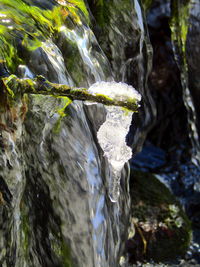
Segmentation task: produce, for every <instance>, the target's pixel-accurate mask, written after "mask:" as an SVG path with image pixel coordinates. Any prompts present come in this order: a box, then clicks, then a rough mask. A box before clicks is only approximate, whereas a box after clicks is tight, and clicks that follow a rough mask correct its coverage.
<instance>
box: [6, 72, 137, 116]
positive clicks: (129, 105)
mask: <svg viewBox="0 0 200 267" xmlns="http://www.w3.org/2000/svg"><path fill="white" fill-rule="evenodd" d="M2 82H3V87H4V90H5V91H6V92H7V93H8V94H9V95H11V96H12V97H15V96H17V95H19V94H42V95H51V96H66V97H68V98H69V99H71V100H83V101H85V100H87V101H92V102H98V103H102V104H104V105H109V106H111V105H112V106H119V107H123V108H126V109H129V110H131V111H134V112H136V111H137V109H138V104H137V100H136V99H132V98H127V100H126V101H124V100H123V101H121V100H118V99H117V100H116V99H112V98H110V97H108V96H106V95H101V94H91V93H90V92H89V91H88V89H86V88H74V87H70V86H68V85H64V84H56V83H51V82H49V81H47V80H46V79H45V78H44V77H43V76H36V78H35V79H27V78H24V79H19V78H18V77H17V76H15V75H10V76H8V77H3V78H2Z"/></svg>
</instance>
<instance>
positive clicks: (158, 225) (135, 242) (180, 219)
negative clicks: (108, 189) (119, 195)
mask: <svg viewBox="0 0 200 267" xmlns="http://www.w3.org/2000/svg"><path fill="white" fill-rule="evenodd" d="M130 194H131V197H132V205H131V220H132V223H133V225H134V228H135V234H134V236H133V237H131V238H130V239H129V240H128V241H127V246H126V252H127V253H128V256H129V261H130V262H131V263H135V262H136V261H138V260H139V261H144V260H153V261H155V262H160V261H167V260H173V259H176V258H177V256H180V255H183V254H185V252H186V250H187V248H188V245H189V242H190V239H191V224H190V221H189V219H188V218H187V216H186V214H185V213H184V211H183V209H182V207H181V205H180V203H179V202H178V201H177V200H176V199H175V197H174V196H173V195H172V193H171V192H170V191H169V189H168V188H167V187H166V186H165V185H164V184H162V183H161V182H160V181H159V180H157V179H156V177H155V176H154V175H152V174H148V173H143V172H140V171H135V170H134V171H133V170H132V171H131V187H130ZM132 231H133V229H132Z"/></svg>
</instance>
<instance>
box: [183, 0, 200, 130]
mask: <svg viewBox="0 0 200 267" xmlns="http://www.w3.org/2000/svg"><path fill="white" fill-rule="evenodd" d="M188 25H189V29H188V36H187V47H186V53H187V63H188V74H189V76H188V81H189V89H190V91H191V93H192V97H193V101H194V105H195V109H196V113H197V127H198V131H199V135H200V119H199V118H200V106H199V99H200V89H199V88H200V69H199V65H200V2H199V1H198V0H197V1H192V4H191V8H190V17H189V21H188Z"/></svg>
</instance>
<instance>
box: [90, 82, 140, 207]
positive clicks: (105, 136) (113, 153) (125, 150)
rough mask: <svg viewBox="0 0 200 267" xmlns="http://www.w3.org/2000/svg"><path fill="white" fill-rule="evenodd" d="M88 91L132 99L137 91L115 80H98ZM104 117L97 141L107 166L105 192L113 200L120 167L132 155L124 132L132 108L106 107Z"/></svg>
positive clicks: (130, 117)
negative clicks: (108, 177)
mask: <svg viewBox="0 0 200 267" xmlns="http://www.w3.org/2000/svg"><path fill="white" fill-rule="evenodd" d="M89 92H90V93H92V94H104V95H106V96H108V97H111V98H113V99H116V100H121V101H126V100H127V98H129V99H130V98H133V99H135V100H136V102H139V101H140V100H141V95H140V94H139V93H138V92H137V91H136V90H135V89H134V88H133V87H132V86H130V85H127V84H126V83H121V82H120V83H116V82H98V83H95V84H93V85H92V86H91V87H90V88H89ZM106 109H107V116H106V121H105V122H104V123H103V124H102V125H101V127H100V128H99V131H98V133H97V138H98V142H99V144H100V146H101V148H102V149H103V151H104V155H105V156H106V157H107V159H108V161H109V163H110V165H111V169H112V174H111V175H112V177H111V180H110V188H109V191H110V192H109V194H110V199H111V200H112V201H113V202H116V201H117V199H118V196H119V184H120V176H121V170H122V168H123V167H124V164H125V163H126V162H127V161H128V160H129V159H130V158H131V157H132V150H131V148H130V147H128V146H127V145H126V135H127V133H128V131H129V127H130V124H131V120H132V114H133V112H131V111H127V110H124V109H123V108H120V107H115V106H111V107H108V106H107V107H106Z"/></svg>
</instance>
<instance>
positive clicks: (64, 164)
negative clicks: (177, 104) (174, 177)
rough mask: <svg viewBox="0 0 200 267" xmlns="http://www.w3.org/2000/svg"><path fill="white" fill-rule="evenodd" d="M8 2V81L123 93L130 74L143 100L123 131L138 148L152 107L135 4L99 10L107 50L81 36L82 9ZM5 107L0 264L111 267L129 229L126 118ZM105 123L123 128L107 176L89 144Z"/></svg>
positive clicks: (147, 55) (48, 107)
mask: <svg viewBox="0 0 200 267" xmlns="http://www.w3.org/2000/svg"><path fill="white" fill-rule="evenodd" d="M16 2H17V5H18V6H16ZM16 2H15V1H14V2H13V1H10V2H9V1H7V0H3V1H1V3H0V7H1V9H2V10H3V11H2V15H1V16H0V20H1V23H0V26H2V28H1V29H2V32H3V34H2V35H1V36H0V42H1V48H0V53H1V54H0V58H3V59H5V60H6V62H7V64H8V67H9V68H10V71H11V72H12V73H15V74H17V75H19V76H20V77H22V78H26V77H30V78H32V77H35V75H43V76H44V77H45V78H47V79H48V80H49V81H51V82H56V83H63V84H68V85H75V86H78V87H81V86H85V87H90V86H91V85H92V84H93V83H95V82H101V81H107V82H112V81H114V80H116V81H119V80H122V79H123V80H124V81H125V82H129V83H131V82H132V79H131V78H130V76H131V77H132V74H131V72H132V71H133V76H134V78H135V79H134V82H132V83H131V85H132V86H134V87H135V88H136V89H137V90H138V91H140V92H141V94H142V96H143V97H144V102H143V105H142V109H141V112H140V113H139V115H138V116H137V121H138V124H137V125H136V124H135V125H134V126H133V127H135V132H136V134H135V135H134V137H133V139H134V146H136V147H137V146H138V147H140V148H141V146H142V144H143V142H144V139H145V136H146V133H147V130H148V129H149V127H150V124H151V123H152V119H153V118H154V116H155V107H154V102H153V100H152V97H151V95H150V93H149V92H148V88H147V77H148V72H149V69H150V66H151V51H150V45H149V43H148V39H147V38H146V37H145V27H144V22H143V17H142V11H141V7H140V5H139V2H138V1H137V0H135V1H126V3H125V5H124V1H120V2H118V1H113V3H110V4H109V6H108V9H109V12H110V21H109V22H108V23H107V30H108V34H107V35H106V37H105V39H104V40H106V38H107V37H108V38H109V41H108V46H109V47H105V43H104V40H103V39H101V40H99V39H98V37H99V36H98V35H97V34H96V37H95V35H94V33H93V31H92V29H90V27H89V26H88V22H87V20H88V19H87V18H86V17H87V16H86V15H87V14H85V13H84V12H85V9H86V8H85V4H84V2H83V1H80V2H81V4H80V5H79V4H78V3H77V4H76V2H77V1H57V2H58V4H56V3H55V1H48V0H43V1H36V0H33V1H31V0H30V1H22V0H17V1H16ZM68 2H70V4H69V3H68ZM127 11H128V12H127ZM115 12H117V13H118V14H119V21H116V17H115V15H116V13H115ZM4 13H5V14H4ZM5 16H6V18H7V19H8V21H7V22H6V21H5ZM115 23H116V26H115V25H114V24H115ZM124 23H126V27H127V28H126V29H127V30H125V31H124V29H125V28H124V26H123V25H124ZM103 43H104V44H103ZM137 44H138V45H137ZM132 50H134V51H133V52H132ZM109 51H110V54H109ZM132 86H130V88H132ZM130 88H128V87H127V88H125V90H127V92H128V89H130ZM127 92H126V93H127ZM138 98H140V96H139V94H138ZM15 105H16V106H13V107H12V109H11V110H6V107H5V110H3V111H2V115H1V124H0V126H1V127H0V128H1V138H2V142H1V146H2V151H1V156H0V161H1V169H0V171H1V177H2V181H1V180H0V189H1V190H2V197H3V199H4V200H3V202H5V203H4V205H2V206H1V207H0V208H1V214H2V217H1V218H2V221H1V225H2V230H1V237H0V250H1V253H0V264H1V265H2V266H16V267H21V266H24V267H25V266H38V267H39V266H81V267H107V266H109V267H116V266H118V265H119V260H120V257H121V255H122V254H123V249H124V245H125V240H126V239H127V233H128V226H129V211H130V196H129V165H128V164H127V163H125V162H126V161H127V160H128V159H129V157H131V149H130V148H128V147H127V146H126V143H125V136H126V134H127V132H128V130H129V124H130V122H131V118H132V114H131V113H129V112H128V111H122V110H121V109H120V110H119V109H115V108H113V107H111V108H107V109H106V108H105V107H104V106H103V105H102V104H96V103H92V104H91V103H90V104H89V105H88V104H87V103H82V102H81V101H74V102H73V103H72V104H70V105H69V100H68V99H67V98H63V97H62V98H54V97H50V96H39V95H29V96H24V97H23V98H22V99H21V100H17V101H16V103H15ZM113 110H114V112H113ZM16 114H20V116H17V115H16ZM113 114H114V115H116V114H118V115H119V116H121V117H122V116H123V117H122V118H124V116H125V118H127V121H128V122H126V121H124V125H123V127H121V128H120V127H119V129H118V130H116V131H119V135H122V139H123V141H121V140H120V142H121V144H123V147H122V150H123V151H122V152H124V151H125V152H126V153H125V154H127V156H126V157H125V159H123V164H121V166H120V169H118V170H117V172H116V171H115V169H113V168H112V167H113V166H112V165H113V164H110V158H109V157H108V158H107V157H105V155H104V151H103V150H102V148H101V147H100V146H101V145H102V144H101V142H98V138H99V136H100V135H101V128H100V126H101V125H105V124H104V122H105V120H106V118H107V119H108V121H109V120H110V116H111V115H113ZM118 124H119V123H118ZM139 125H143V128H142V129H141V128H140V127H139ZM118 126H119V125H118ZM136 126H137V129H136ZM98 131H99V132H98ZM100 139H101V138H100ZM111 139H112V137H111ZM114 145H115V144H114ZM120 150H121V147H120ZM135 150H137V149H135ZM115 153H116V151H114V154H115ZM122 154H123V156H124V153H122ZM114 156H115V155H114ZM111 162H113V161H112V160H111ZM113 174H114V176H116V177H115V178H116V179H114V180H113ZM113 181H114V182H116V184H117V187H116V188H117V189H116V188H115V185H114V187H113ZM113 188H114V191H117V193H115V194H116V195H119V196H118V199H116V196H113V199H114V200H115V201H116V200H117V202H116V203H113V202H111V201H110V198H109V194H110V195H112V193H111V191H112V189H113ZM118 191H120V194H119V193H118ZM0 196H1V195H0ZM111 198H112V196H111Z"/></svg>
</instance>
